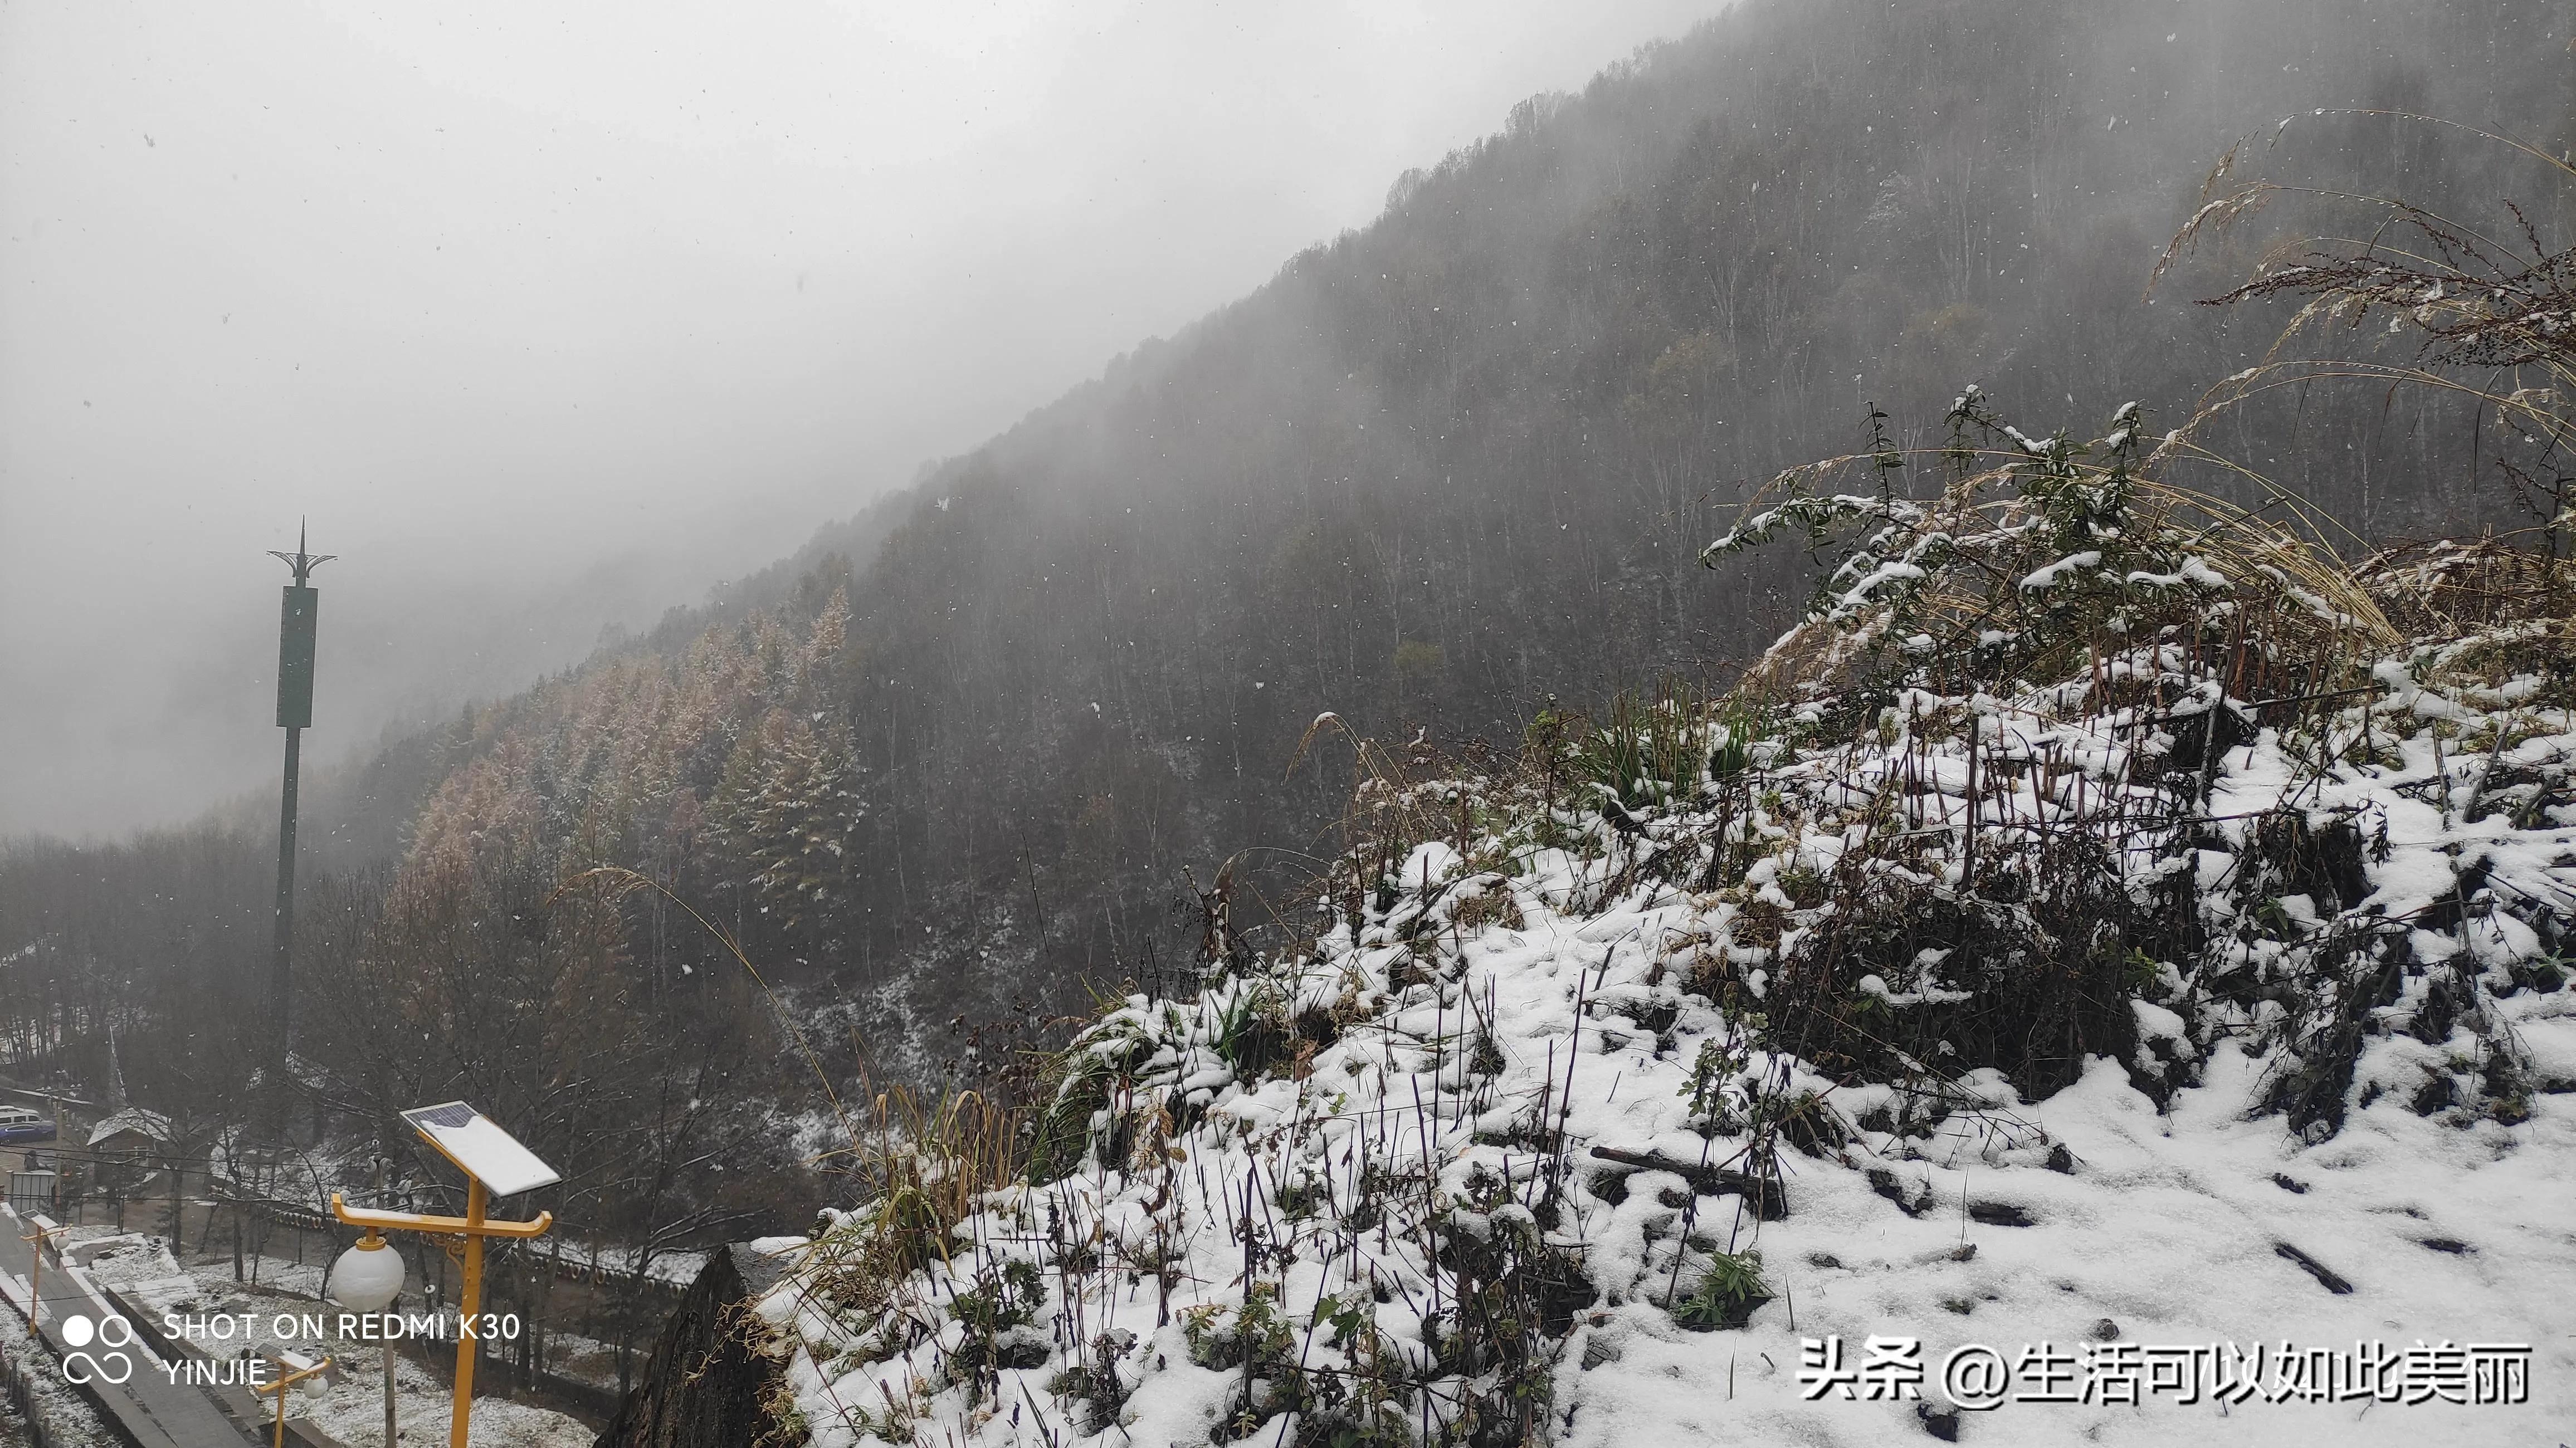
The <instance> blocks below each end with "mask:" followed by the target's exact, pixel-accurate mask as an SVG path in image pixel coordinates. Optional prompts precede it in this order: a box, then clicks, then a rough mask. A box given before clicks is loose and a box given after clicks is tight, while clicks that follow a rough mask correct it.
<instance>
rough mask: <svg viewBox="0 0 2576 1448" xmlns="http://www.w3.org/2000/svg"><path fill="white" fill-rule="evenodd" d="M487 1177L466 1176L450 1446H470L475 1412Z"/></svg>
mask: <svg viewBox="0 0 2576 1448" xmlns="http://www.w3.org/2000/svg"><path fill="white" fill-rule="evenodd" d="M483 1208H484V1192H483V1179H482V1178H481V1177H473V1176H469V1177H467V1178H466V1179H465V1290H464V1294H463V1295H462V1296H460V1297H459V1298H457V1300H456V1400H455V1404H454V1406H453V1407H451V1408H450V1409H449V1410H448V1418H447V1448H466V1445H465V1428H466V1420H467V1419H468V1418H470V1417H472V1416H473V1413H474V1358H475V1355H476V1354H477V1353H478V1352H479V1351H480V1350H481V1348H482V1344H480V1343H478V1342H477V1341H475V1339H474V1334H473V1329H472V1326H471V1324H472V1323H473V1321H474V1312H475V1309H477V1308H479V1307H481V1306H482V1305H483V1233H482V1231H481V1228H482V1226H483Z"/></svg>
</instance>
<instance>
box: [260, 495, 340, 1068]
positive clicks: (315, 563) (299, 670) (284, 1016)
mask: <svg viewBox="0 0 2576 1448" xmlns="http://www.w3.org/2000/svg"><path fill="white" fill-rule="evenodd" d="M268 556H269V557H271V558H275V559H277V560H279V561H280V562H283V563H284V564H285V565H286V566H287V567H289V568H292V569H294V570H295V581H294V582H293V583H290V584H288V585H287V586H286V598H285V602H284V604H283V606H282V608H281V610H280V612H279V615H278V627H277V727H279V728H281V729H283V730H285V731H286V788H285V791H284V792H283V793H282V794H281V795H280V796H279V798H278V805H277V951H276V958H275V959H274V960H273V961H272V962H271V964H270V966H269V1003H270V1008H271V1010H272V1011H273V1012H274V1013H275V1015H276V1017H277V1066H278V1069H279V1070H281V1071H283V1070H285V1069H286V1052H287V1049H288V1048H289V1047H290V1046H292V1045H293V1044H294V1043H295V1032H294V1026H293V1022H294V1019H295V972H294V963H293V962H294V954H295V777H296V772H297V765H298V759H299V756H300V754H301V752H302V744H303V738H304V731H305V730H307V729H309V728H311V727H312V726H313V639H314V622H315V618H316V615H317V614H318V612H319V610H320V607H321V600H322V595H321V593H320V591H319V590H317V589H315V588H314V587H313V586H312V582H311V580H312V577H313V570H314V569H316V568H319V567H321V566H322V565H323V564H325V563H328V562H330V561H331V560H332V559H333V558H334V557H336V556H337V555H336V554H330V553H322V554H314V553H307V552H305V551H304V530H303V529H302V528H301V527H298V528H297V529H296V530H295V551H294V552H292V553H280V552H277V551H276V550H274V549H272V550H270V552H269V555H268Z"/></svg>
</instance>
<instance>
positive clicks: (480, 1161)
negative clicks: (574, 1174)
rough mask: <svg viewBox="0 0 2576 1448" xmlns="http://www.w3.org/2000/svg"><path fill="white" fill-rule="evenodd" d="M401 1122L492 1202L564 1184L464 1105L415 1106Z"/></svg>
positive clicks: (550, 1169) (531, 1154)
mask: <svg viewBox="0 0 2576 1448" xmlns="http://www.w3.org/2000/svg"><path fill="white" fill-rule="evenodd" d="M402 1116H403V1120H405V1121H408V1122H410V1123H411V1124H412V1129H413V1130H415V1131H418V1132H419V1133H420V1134H421V1138H422V1139H423V1140H425V1141H427V1142H428V1143H429V1144H430V1145H431V1146H434V1147H436V1148H438V1151H439V1154H440V1155H442V1156H444V1157H446V1158H447V1159H448V1160H449V1161H452V1162H454V1163H456V1164H457V1165H458V1166H459V1167H461V1168H463V1169H464V1171H465V1174H466V1175H467V1176H470V1177H473V1178H474V1179H475V1180H476V1181H479V1182H481V1183H483V1185H484V1187H485V1189H486V1190H488V1191H490V1192H491V1193H492V1194H493V1195H494V1196H500V1197H506V1196H513V1195H516V1194H517V1193H520V1192H525V1191H534V1190H535V1189H536V1188H538V1187H544V1186H552V1185H554V1184H555V1183H556V1182H559V1181H562V1180H563V1175H562V1173H560V1172H557V1171H556V1170H555V1169H554V1168H553V1167H550V1166H548V1165H546V1164H545V1163H544V1162H542V1161H540V1160H538V1159H537V1154H536V1153H535V1152H533V1151H530V1150H528V1149H527V1148H526V1147H524V1146H521V1145H520V1144H519V1142H518V1139H517V1138H516V1137H513V1136H512V1135H510V1133H508V1132H506V1131H503V1130H502V1129H501V1128H500V1126H499V1125H497V1124H496V1123H494V1121H493V1120H492V1118H491V1117H488V1116H486V1115H484V1114H483V1113H482V1112H480V1111H477V1110H475V1109H474V1108H473V1107H471V1106H468V1105H466V1104H465V1103H464V1102H462V1101H443V1102H440V1103H439V1104H438V1105H436V1106H416V1107H414V1108H412V1109H411V1110H409V1111H406V1112H404V1113H403V1114H402Z"/></svg>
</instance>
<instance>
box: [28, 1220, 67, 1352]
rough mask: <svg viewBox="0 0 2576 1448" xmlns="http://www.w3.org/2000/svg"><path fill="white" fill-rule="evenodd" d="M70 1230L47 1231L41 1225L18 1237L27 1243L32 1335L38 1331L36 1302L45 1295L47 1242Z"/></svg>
mask: <svg viewBox="0 0 2576 1448" xmlns="http://www.w3.org/2000/svg"><path fill="white" fill-rule="evenodd" d="M70 1230H71V1228H69V1227H56V1228H54V1229H52V1230H51V1231H47V1230H46V1229H45V1228H42V1227H39V1228H37V1229H36V1230H34V1231H32V1232H29V1233H28V1234H27V1235H25V1236H23V1237H20V1238H19V1239H18V1240H19V1241H21V1242H24V1243H26V1244H27V1333H28V1335H29V1336H31V1337H32V1336H34V1335H35V1331H36V1304H37V1303H38V1302H40V1301H42V1300H43V1299H44V1296H45V1244H46V1243H47V1242H50V1241H52V1240H53V1239H54V1238H56V1237H59V1236H61V1235H62V1234H63V1233H65V1232H68V1231H70Z"/></svg>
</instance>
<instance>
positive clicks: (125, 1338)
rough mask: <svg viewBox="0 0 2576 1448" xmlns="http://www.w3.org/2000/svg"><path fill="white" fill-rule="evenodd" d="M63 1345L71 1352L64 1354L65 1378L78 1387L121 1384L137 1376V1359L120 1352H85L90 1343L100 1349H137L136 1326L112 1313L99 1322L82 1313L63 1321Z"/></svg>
mask: <svg viewBox="0 0 2576 1448" xmlns="http://www.w3.org/2000/svg"><path fill="white" fill-rule="evenodd" d="M62 1334H63V1345H64V1346H66V1347H68V1348H70V1349H72V1350H71V1351H70V1352H67V1353H65V1354H63V1377H64V1378H65V1379H66V1380H68V1381H70V1382H75V1383H121V1382H124V1381H125V1380H126V1379H127V1378H130V1377H132V1376H134V1359H133V1358H132V1357H131V1356H129V1355H127V1354H125V1353H121V1352H108V1351H101V1352H99V1353H98V1354H96V1355H95V1356H93V1355H92V1354H90V1353H89V1352H87V1351H85V1349H87V1348H88V1347H89V1345H90V1344H91V1343H93V1342H94V1343H97V1344H98V1345H99V1347H100V1348H101V1349H108V1348H124V1347H132V1346H134V1324H132V1323H130V1322H127V1321H126V1320H125V1319H124V1318H122V1317H119V1316H117V1315H116V1314H114V1313H110V1314H108V1315H107V1316H105V1317H102V1318H100V1319H99V1320H98V1321H96V1322H92V1321H90V1320H89V1319H88V1318H87V1317H85V1316H83V1315H82V1314H80V1313H77V1312H75V1313H73V1314H72V1315H71V1316H69V1317H66V1318H64V1319H63V1326H62Z"/></svg>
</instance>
